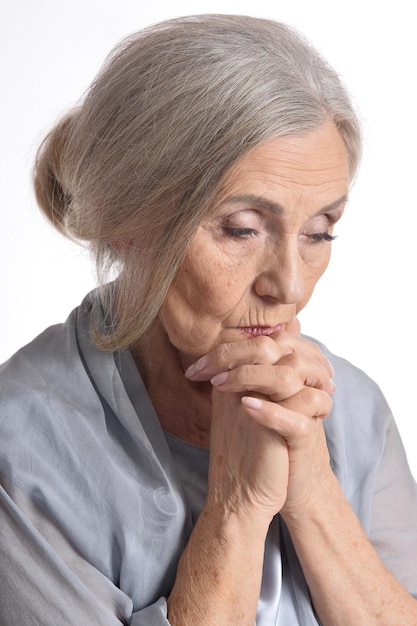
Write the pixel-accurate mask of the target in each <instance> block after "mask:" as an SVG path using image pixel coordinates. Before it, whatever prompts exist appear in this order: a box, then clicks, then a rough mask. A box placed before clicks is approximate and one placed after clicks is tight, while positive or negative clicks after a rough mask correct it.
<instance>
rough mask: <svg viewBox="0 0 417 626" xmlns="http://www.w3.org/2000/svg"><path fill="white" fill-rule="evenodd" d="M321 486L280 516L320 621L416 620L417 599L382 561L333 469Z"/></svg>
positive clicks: (343, 625)
mask: <svg viewBox="0 0 417 626" xmlns="http://www.w3.org/2000/svg"><path fill="white" fill-rule="evenodd" d="M321 492H322V493H321V497H320V498H317V497H316V498H315V500H314V501H312V502H310V503H309V504H308V506H305V507H304V508H301V509H300V510H298V511H297V513H295V512H294V510H292V511H291V512H288V511H285V507H284V511H283V517H284V520H285V522H286V524H287V526H288V529H289V532H290V534H291V538H292V541H293V543H294V546H295V549H296V552H297V555H298V558H299V560H300V563H301V565H302V568H303V572H304V575H305V577H306V580H307V583H308V586H309V589H310V593H311V597H312V600H313V604H314V606H315V609H316V611H317V614H318V616H319V617H320V620H321V621H322V623H323V625H324V626H397V625H398V626H415V624H417V601H416V600H414V599H413V597H412V596H411V595H410V594H409V593H408V592H407V591H406V590H405V589H404V587H402V585H401V584H400V583H399V582H398V581H397V580H396V579H395V578H394V577H393V576H392V575H391V573H390V572H389V571H388V570H387V569H386V568H385V566H384V565H383V563H382V561H381V560H380V558H379V556H378V554H377V552H376V551H375V549H374V548H373V546H372V544H371V543H370V541H369V540H368V538H367V536H366V534H365V532H364V531H363V529H362V527H361V525H360V523H359V521H358V519H357V517H356V516H355V514H354V512H353V510H352V508H351V507H350V505H349V503H348V502H347V500H346V498H345V497H344V495H343V493H342V490H341V487H340V485H339V483H338V482H337V479H336V477H335V476H334V475H333V474H331V475H329V477H328V479H327V480H326V481H325V482H324V483H323V485H322V486H321ZM316 495H317V494H316Z"/></svg>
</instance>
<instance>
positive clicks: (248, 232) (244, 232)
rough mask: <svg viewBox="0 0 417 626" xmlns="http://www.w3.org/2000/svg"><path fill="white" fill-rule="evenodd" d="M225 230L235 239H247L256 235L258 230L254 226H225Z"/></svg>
mask: <svg viewBox="0 0 417 626" xmlns="http://www.w3.org/2000/svg"><path fill="white" fill-rule="evenodd" d="M225 231H226V233H227V234H228V235H230V236H231V237H235V238H236V239H247V238H248V237H256V236H257V235H258V231H256V230H255V229H254V228H225Z"/></svg>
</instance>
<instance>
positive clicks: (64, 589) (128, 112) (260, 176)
mask: <svg viewBox="0 0 417 626" xmlns="http://www.w3.org/2000/svg"><path fill="white" fill-rule="evenodd" d="M359 154H360V132H359V129H358V122H357V118H356V116H355V113H354V111H353V109H352V106H351V104H350V101H349V98H348V96H347V94H346V92H345V90H344V88H343V87H342V85H341V84H340V81H339V79H338V77H337V75H336V74H335V72H334V71H333V70H332V69H331V68H330V67H329V66H328V65H327V64H326V63H325V62H324V61H323V59H321V58H320V56H319V55H318V54H317V52H316V51H315V50H314V49H312V48H311V46H310V45H309V44H308V43H307V42H305V41H304V40H303V39H302V38H301V37H300V36H299V35H298V34H296V33H294V32H293V31H292V30H291V29H289V28H287V27H285V26H283V25H281V24H278V23H274V22H271V21H267V20H262V19H255V18H248V17H238V16H230V15H229V16H220V15H215V16H210V15H207V16H198V17H189V18H181V19H177V20H173V21H170V22H166V23H162V24H159V25H156V26H154V27H151V28H149V29H146V30H144V31H142V32H140V33H138V34H136V35H133V36H131V37H129V38H128V39H127V40H126V41H124V42H123V43H122V45H121V46H120V47H119V48H118V49H116V51H115V52H114V53H113V54H112V55H111V56H110V58H109V59H108V61H107V63H106V65H105V66H104V69H103V70H102V72H101V73H100V74H99V76H98V77H97V79H96V80H95V81H94V83H93V85H92V87H91V89H90V90H89V91H88V93H87V95H86V97H85V99H84V101H83V102H82V104H81V105H80V106H79V107H77V108H75V109H74V110H73V111H71V112H70V113H69V114H68V116H67V117H65V119H63V120H62V121H60V122H59V123H58V124H57V126H56V127H55V128H54V129H53V130H52V131H51V133H50V134H49V136H48V137H47V138H46V140H45V142H44V144H43V145H42V147H41V149H40V152H39V154H38V158H37V163H36V169H35V188H36V194H37V199H38V202H39V205H40V206H41V208H42V210H43V211H44V212H45V213H46V215H47V216H48V217H49V219H50V220H51V221H52V222H53V224H54V225H55V226H56V227H57V228H58V229H59V230H61V231H62V232H64V233H65V234H67V235H68V236H70V237H73V238H76V239H77V240H84V241H88V242H90V245H91V248H92V250H93V251H94V252H95V254H96V257H97V261H98V266H99V268H100V269H101V270H102V271H103V270H110V269H112V270H113V271H116V274H113V276H116V278H115V279H114V280H113V282H109V283H107V284H106V283H104V282H102V286H101V288H99V289H97V290H96V291H94V292H93V293H91V294H90V295H88V296H87V297H86V299H85V300H84V302H83V303H82V304H81V306H80V307H78V308H77V309H76V310H75V311H74V312H73V313H72V314H71V315H70V317H69V318H68V320H67V321H66V322H65V323H64V324H61V325H57V326H54V327H52V328H49V329H48V330H46V331H45V332H44V333H43V334H42V335H41V336H40V337H38V338H37V339H35V340H34V341H33V342H32V343H31V344H30V345H28V346H26V347H25V348H23V349H22V350H21V351H19V352H18V353H17V354H16V355H15V356H14V357H12V358H11V359H10V361H9V362H8V363H6V364H5V365H4V366H3V367H2V371H1V375H0V394H1V395H0V397H1V402H0V425H1V443H0V445H1V456H0V471H1V485H2V490H1V530H0V537H1V559H2V561H1V571H0V583H1V599H0V621H1V623H2V624H7V625H8V626H14V625H16V626H17V625H19V626H25V625H30V626H32V625H38V624H40V625H42V626H48V625H51V626H52V625H53V626H57V625H58V624H65V625H68V624H71V625H74V626H75V625H76V626H79V625H80V624H88V625H90V624H91V625H96V624H97V625H100V626H110V625H113V624H114V625H116V624H120V623H122V624H132V625H134V626H139V625H142V626H162V625H164V624H172V625H175V626H178V625H181V626H191V625H192V626H198V625H204V626H206V625H207V624H209V625H216V626H217V625H219V626H224V625H239V626H244V625H253V624H254V623H256V624H257V625H258V626H273V625H280V626H282V625H284V626H289V625H293V624H302V625H306V626H307V625H313V624H317V623H321V624H325V625H329V626H338V625H343V626H358V625H363V626H373V625H378V626H381V625H382V626H384V625H386V626H393V625H394V624H395V625H397V624H398V625H401V626H406V625H411V624H413V625H415V624H416V623H417V602H416V600H415V598H414V597H413V595H414V596H415V597H417V564H416V559H415V555H416V553H417V491H416V485H415V483H414V481H413V479H412V477H411V475H410V472H409V469H408V466H407V461H406V458H405V454H404V450H403V447H402V444H401V441H400V439H399V435H398V432H397V430H396V427H395V424H394V421H393V419H392V417H391V415H390V412H389V410H388V408H387V406H386V403H385V401H384V398H383V397H382V395H381V393H380V391H379V389H378V388H377V386H376V385H375V384H374V383H373V382H372V381H370V380H369V379H368V378H367V377H366V375H365V374H364V373H363V372H361V371H359V370H358V369H356V368H355V367H354V366H352V365H351V364H349V363H347V362H346V361H344V360H342V359H341V358H338V357H335V356H333V355H332V354H330V353H329V352H328V351H327V350H326V349H325V348H324V347H323V346H319V345H318V344H317V342H314V341H312V340H309V339H307V338H305V337H303V336H301V335H300V332H299V326H298V322H297V314H298V312H299V311H300V310H301V309H302V308H303V307H304V306H305V305H306V304H307V302H308V301H309V299H310V296H311V294H312V292H313V290H314V287H315V285H316V283H317V281H318V279H319V278H320V276H321V275H322V273H323V272H324V270H325V269H326V266H327V264H328V261H329V256H330V245H331V244H330V242H331V240H332V239H333V234H332V233H333V228H334V225H335V224H336V222H337V221H338V220H339V219H340V218H341V216H342V213H343V209H344V206H345V204H346V201H347V198H348V193H349V186H350V183H351V181H352V178H353V176H354V174H355V171H356V168H357V165H358V160H359ZM333 380H334V381H335V383H336V385H337V389H336V390H335V385H334V383H333ZM326 417H328V419H326V420H324V419H323V418H326Z"/></svg>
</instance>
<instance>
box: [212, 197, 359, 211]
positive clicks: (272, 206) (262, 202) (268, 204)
mask: <svg viewBox="0 0 417 626" xmlns="http://www.w3.org/2000/svg"><path fill="white" fill-rule="evenodd" d="M347 199H348V195H347V194H343V196H341V197H340V198H338V199H337V200H335V201H334V202H331V203H330V204H327V205H326V206H324V207H323V208H321V209H320V210H319V211H318V215H320V214H322V213H327V212H328V211H334V210H336V209H338V208H339V207H340V206H343V205H344V204H345V203H346V202H347ZM229 203H232V204H235V203H236V204H237V203H245V204H251V205H253V206H256V207H259V208H261V209H266V210H267V211H271V212H272V213H276V214H278V215H280V214H282V213H284V211H285V209H284V207H283V206H282V205H281V204H279V203H278V202H272V201H271V200H267V199H266V198H263V197H262V196H256V195H254V194H243V195H241V196H230V197H229V198H226V199H225V200H224V201H223V202H222V204H229Z"/></svg>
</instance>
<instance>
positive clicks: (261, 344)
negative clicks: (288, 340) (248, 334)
mask: <svg viewBox="0 0 417 626" xmlns="http://www.w3.org/2000/svg"><path fill="white" fill-rule="evenodd" d="M255 342H256V346H257V348H258V350H259V353H260V356H261V357H262V360H263V361H266V362H273V361H274V359H275V354H276V349H275V343H274V340H273V339H271V337H268V336H265V335H261V336H260V337H256V339H255Z"/></svg>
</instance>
